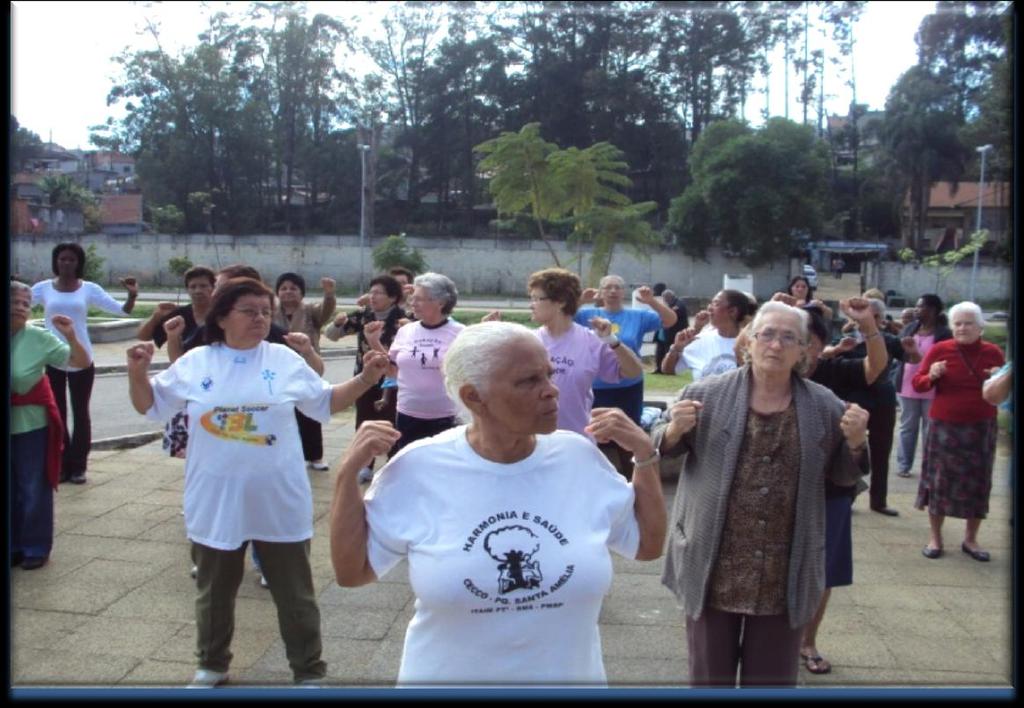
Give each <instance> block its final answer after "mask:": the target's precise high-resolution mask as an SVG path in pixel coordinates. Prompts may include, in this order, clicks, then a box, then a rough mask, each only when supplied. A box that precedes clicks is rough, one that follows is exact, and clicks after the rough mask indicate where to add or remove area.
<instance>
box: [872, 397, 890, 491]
mask: <svg viewBox="0 0 1024 708" xmlns="http://www.w3.org/2000/svg"><path fill="white" fill-rule="evenodd" d="M870 413H871V417H870V418H868V447H869V448H870V450H871V488H870V489H869V490H868V494H869V496H870V499H871V508H872V509H881V508H884V507H885V506H887V504H886V497H887V496H888V493H889V453H891V452H892V440H893V437H894V436H895V427H896V406H894V405H892V406H890V405H885V406H878V407H875V408H872V409H871V411H870Z"/></svg>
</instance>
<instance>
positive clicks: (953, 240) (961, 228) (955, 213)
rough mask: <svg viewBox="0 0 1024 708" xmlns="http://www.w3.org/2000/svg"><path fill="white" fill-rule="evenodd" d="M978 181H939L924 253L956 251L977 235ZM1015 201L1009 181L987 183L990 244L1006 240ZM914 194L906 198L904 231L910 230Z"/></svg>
mask: <svg viewBox="0 0 1024 708" xmlns="http://www.w3.org/2000/svg"><path fill="white" fill-rule="evenodd" d="M978 186H979V183H978V182H960V183H958V184H957V185H956V188H955V189H954V185H953V183H952V182H936V183H935V184H933V185H932V188H931V191H930V192H929V197H928V212H927V214H926V216H925V228H924V242H923V243H922V244H921V248H922V250H926V251H934V252H942V251H948V250H955V249H957V248H959V247H960V246H962V245H964V243H966V238H965V235H967V236H969V235H970V234H972V233H974V230H975V227H976V225H977V218H978ZM1012 208H1013V201H1012V199H1011V196H1010V183H1009V182H985V191H984V194H983V195H982V202H981V228H983V229H988V231H989V241H995V242H1000V241H1002V240H1003V239H1005V238H1006V236H1007V234H1008V230H1009V225H1010V209H1012ZM910 225H911V218H910V193H909V192H908V193H907V194H906V196H905V197H904V199H903V228H904V230H905V231H907V230H909V229H910Z"/></svg>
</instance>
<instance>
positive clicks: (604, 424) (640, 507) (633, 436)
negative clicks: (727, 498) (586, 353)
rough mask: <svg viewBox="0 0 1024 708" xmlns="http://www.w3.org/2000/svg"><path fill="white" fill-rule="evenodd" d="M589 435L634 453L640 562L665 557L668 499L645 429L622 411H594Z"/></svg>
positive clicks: (657, 459)
mask: <svg viewBox="0 0 1024 708" xmlns="http://www.w3.org/2000/svg"><path fill="white" fill-rule="evenodd" d="M590 415H591V417H590V424H589V425H587V428H586V430H587V432H588V433H590V434H591V435H593V436H594V439H596V440H597V441H598V442H599V443H605V442H608V441H614V442H616V443H618V444H619V445H620V446H621V447H623V448H624V449H626V450H628V451H629V452H631V453H633V459H634V460H635V461H636V464H635V466H634V470H633V493H634V502H633V512H634V514H636V522H637V525H638V526H639V528H640V544H639V545H638V546H637V550H636V559H637V560H654V559H656V558H659V557H661V552H662V550H663V549H664V547H665V534H666V532H667V531H668V514H667V513H666V512H665V496H664V494H663V493H662V491H661V468H660V466H659V464H658V462H659V460H660V456H659V455H658V451H657V450H656V449H655V447H654V443H652V442H651V439H650V438H649V437H648V436H647V433H645V432H644V431H643V429H642V428H641V427H640V426H639V425H637V424H636V423H634V422H633V421H632V420H630V418H629V416H627V415H626V414H625V413H623V412H622V411H621V410H619V409H618V408H595V409H594V410H593V411H591V414H590Z"/></svg>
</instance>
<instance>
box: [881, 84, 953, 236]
mask: <svg viewBox="0 0 1024 708" xmlns="http://www.w3.org/2000/svg"><path fill="white" fill-rule="evenodd" d="M953 100H954V99H953V97H952V96H951V95H950V94H949V92H948V91H947V90H946V86H945V84H944V83H942V82H941V81H939V80H938V79H937V78H936V77H935V76H934V75H933V74H931V73H930V72H929V71H928V70H927V69H925V68H924V67H921V66H914V67H911V68H910V69H908V70H907V71H906V72H905V73H904V74H903V75H902V76H901V77H900V78H899V80H898V81H897V82H896V85H895V86H893V88H892V91H890V92H889V97H888V99H887V100H886V102H885V120H884V121H883V123H882V125H881V127H880V131H879V132H880V136H881V140H882V144H883V146H884V147H885V149H886V150H887V152H888V153H889V155H890V157H891V163H890V164H892V165H893V166H894V168H895V169H896V170H897V174H898V175H899V177H900V178H901V179H900V184H901V187H902V190H901V191H902V192H903V193H909V201H910V219H911V221H910V225H909V228H908V229H905V230H904V240H903V244H904V247H906V248H911V249H913V250H914V251H916V252H918V253H919V252H920V248H921V243H922V240H923V238H924V229H925V224H926V222H927V219H926V214H927V212H928V202H929V197H930V190H931V185H932V184H933V183H934V182H936V181H938V180H940V179H947V180H952V181H956V180H957V179H959V177H960V175H961V174H962V173H963V169H964V164H965V161H966V157H967V155H966V153H965V150H964V146H963V145H962V144H961V142H960V139H959V137H958V135H957V124H956V116H955V113H954V110H953V106H952V102H953Z"/></svg>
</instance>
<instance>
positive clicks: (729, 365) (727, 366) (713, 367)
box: [701, 352, 736, 376]
mask: <svg viewBox="0 0 1024 708" xmlns="http://www.w3.org/2000/svg"><path fill="white" fill-rule="evenodd" d="M735 368H736V355H735V354H733V353H732V352H727V353H724V354H718V355H716V356H715V357H713V358H712V359H711V361H709V362H708V363H707V365H706V366H705V367H704V369H703V371H701V376H713V375H714V374H724V373H726V372H729V371H732V370H733V369H735Z"/></svg>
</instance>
